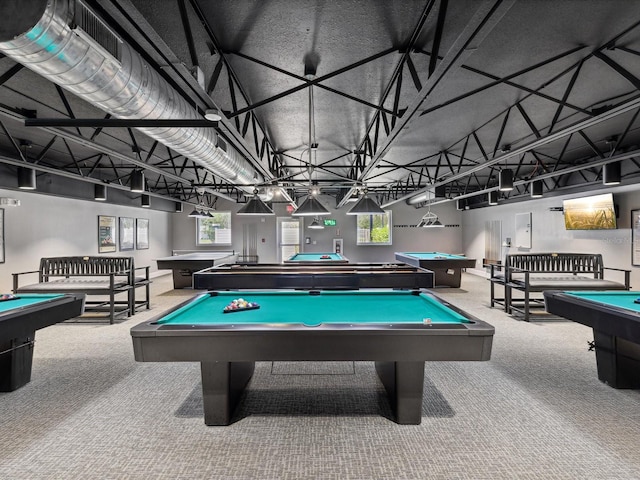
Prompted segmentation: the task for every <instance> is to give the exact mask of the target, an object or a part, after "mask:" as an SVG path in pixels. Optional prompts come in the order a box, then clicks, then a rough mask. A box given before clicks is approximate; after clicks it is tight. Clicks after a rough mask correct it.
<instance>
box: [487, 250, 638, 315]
mask: <svg viewBox="0 0 640 480" xmlns="http://www.w3.org/2000/svg"><path fill="white" fill-rule="evenodd" d="M490 268H491V270H490V276H489V281H490V282H491V299H490V303H491V306H492V307H493V306H494V305H495V304H498V305H502V306H503V307H504V310H505V311H506V312H507V313H509V314H512V315H522V317H523V319H524V320H525V321H529V318H530V315H531V308H532V307H544V299H543V298H537V297H536V298H533V297H532V296H531V294H532V293H541V292H543V291H544V290H629V289H630V288H631V287H630V277H631V270H623V269H620V268H609V267H605V266H604V265H603V261H602V255H600V254H593V253H523V254H512V255H507V256H506V258H505V263H504V265H490ZM605 270H610V271H618V272H623V273H624V282H616V281H612V280H605V278H604V272H605ZM497 286H498V287H499V286H501V287H503V288H504V296H503V297H502V298H500V297H497V296H496V291H495V288H496V287H497ZM514 291H520V292H522V293H523V298H514V296H513V293H514Z"/></svg>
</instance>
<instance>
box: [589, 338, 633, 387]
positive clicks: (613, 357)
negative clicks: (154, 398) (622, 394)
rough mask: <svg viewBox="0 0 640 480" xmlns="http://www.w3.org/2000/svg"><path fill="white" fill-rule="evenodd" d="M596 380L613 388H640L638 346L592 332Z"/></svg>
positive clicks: (621, 339)
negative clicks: (596, 371) (596, 368)
mask: <svg viewBox="0 0 640 480" xmlns="http://www.w3.org/2000/svg"><path fill="white" fill-rule="evenodd" d="M593 338H594V340H595V343H596V364H597V366H598V379H599V380H600V381H601V382H604V383H606V384H607V385H609V386H611V387H613V388H640V345H639V344H637V343H633V342H630V341H628V340H625V339H623V338H620V337H616V336H614V335H609V334H606V333H603V332H600V331H597V330H594V331H593Z"/></svg>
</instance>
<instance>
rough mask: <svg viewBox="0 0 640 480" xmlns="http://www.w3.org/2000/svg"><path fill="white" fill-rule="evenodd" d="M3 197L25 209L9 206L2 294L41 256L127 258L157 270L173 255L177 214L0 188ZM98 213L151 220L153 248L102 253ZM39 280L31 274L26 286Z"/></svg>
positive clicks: (35, 265)
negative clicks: (14, 277)
mask: <svg viewBox="0 0 640 480" xmlns="http://www.w3.org/2000/svg"><path fill="white" fill-rule="evenodd" d="M0 197H9V198H15V199H18V200H20V202H21V205H20V206H19V207H4V244H5V246H4V248H5V263H0V292H9V291H10V290H11V288H12V276H11V274H12V273H15V272H25V271H31V270H37V269H38V267H39V264H40V258H41V257H58V256H76V255H78V256H82V255H104V256H126V257H129V256H131V257H134V259H135V265H136V266H146V265H149V266H150V267H151V269H150V270H151V271H155V270H157V268H156V262H155V261H154V260H155V259H156V258H158V257H162V256H167V255H170V254H171V244H170V242H171V231H172V228H171V223H172V222H171V217H172V216H173V215H174V214H172V213H167V212H161V211H157V210H149V209H143V208H136V207H127V206H123V205H113V204H108V203H101V202H96V201H87V200H78V199H68V198H62V197H57V196H51V195H43V194H38V193H31V192H21V191H13V190H2V189H0ZM98 215H110V216H115V217H116V221H117V217H133V218H148V219H149V249H148V250H128V251H123V252H120V251H116V252H112V253H103V254H99V253H98ZM32 281H33V282H35V281H37V276H26V277H25V278H24V280H22V279H21V281H20V284H21V285H22V284H24V282H29V283H31V282H32Z"/></svg>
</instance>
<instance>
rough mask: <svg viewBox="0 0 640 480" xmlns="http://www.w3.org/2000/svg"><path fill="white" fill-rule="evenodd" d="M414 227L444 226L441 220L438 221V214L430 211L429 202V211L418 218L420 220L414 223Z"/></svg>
mask: <svg viewBox="0 0 640 480" xmlns="http://www.w3.org/2000/svg"><path fill="white" fill-rule="evenodd" d="M416 227H422V228H432V227H440V228H442V227H444V225H443V224H442V222H441V221H440V219H439V218H438V215H436V214H435V213H434V212H432V211H431V204H429V211H427V213H425V214H424V215H423V216H422V218H421V219H420V221H419V222H418V225H416Z"/></svg>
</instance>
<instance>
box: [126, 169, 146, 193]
mask: <svg viewBox="0 0 640 480" xmlns="http://www.w3.org/2000/svg"><path fill="white" fill-rule="evenodd" d="M130 189H131V191H132V192H138V193H142V192H144V191H145V181H144V172H143V171H142V170H134V171H133V172H131V182H130Z"/></svg>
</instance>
